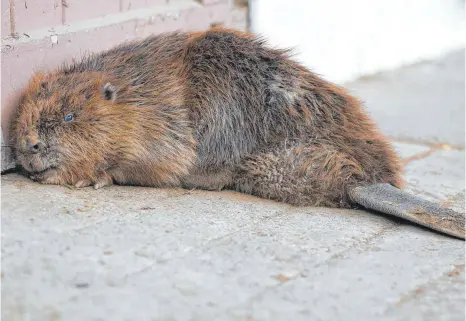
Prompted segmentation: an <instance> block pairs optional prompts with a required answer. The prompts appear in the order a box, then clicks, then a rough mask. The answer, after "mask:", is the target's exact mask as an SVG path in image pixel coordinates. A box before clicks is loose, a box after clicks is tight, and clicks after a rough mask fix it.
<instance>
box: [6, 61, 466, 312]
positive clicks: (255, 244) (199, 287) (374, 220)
mask: <svg viewBox="0 0 466 321" xmlns="http://www.w3.org/2000/svg"><path fill="white" fill-rule="evenodd" d="M446 59H447V62H448V61H449V60H448V59H452V58H451V57H450V58H448V57H447V58H446ZM456 63H457V66H464V65H461V63H459V62H456ZM438 64H441V62H435V63H434V66H433V67H429V68H427V70H431V69H432V68H433V69H434V70H437V71H438V70H439V67H438V66H437V65H438ZM463 64H464V63H463ZM447 65H448V64H447ZM412 68H414V70H417V71H416V72H415V74H417V76H416V77H417V78H416V77H414V76H412V75H411V74H410V73H412ZM416 68H419V66H417V67H416V66H414V67H409V68H406V70H405V69H403V70H400V71H395V72H393V75H390V76H389V78H390V77H393V79H391V78H390V79H391V80H390V81H388V80H380V79H386V78H384V77H385V76H383V77H382V78H380V79H379V80H377V82H374V83H372V84H371V83H367V82H365V81H362V82H361V83H358V84H356V85H355V87H358V86H359V87H360V88H366V89H367V88H369V89H370V90H369V89H367V92H369V93H372V94H373V95H374V97H375V98H374V99H375V100H377V101H385V99H386V98H387V97H389V96H391V93H392V96H393V97H398V96H399V95H402V94H403V92H402V91H400V90H401V89H400V88H402V87H403V86H402V85H403V82H405V81H406V79H411V78H409V77H414V78H412V79H411V80H412V81H410V82H407V83H406V82H405V83H404V84H405V85H404V87H406V88H409V87H410V86H411V85H412V83H413V82H414V81H415V80H416V86H419V88H424V91H422V92H421V91H419V92H417V91H416V90H418V89H419V88H418V89H416V90H415V91H413V92H409V91H404V94H406V95H408V96H410V95H412V97H411V96H410V97H411V98H409V97H408V99H405V100H403V99H401V97H398V98H397V99H398V104H400V105H396V108H395V109H393V110H391V111H390V110H384V108H388V107H387V105H382V107H381V109H377V110H375V114H377V113H378V116H377V117H378V121H379V122H381V124H382V127H383V128H385V130H388V132H389V133H391V134H392V135H393V136H396V137H398V136H399V137H401V136H403V135H405V134H406V135H408V136H409V138H410V139H409V140H406V139H405V140H403V141H395V142H394V144H395V148H396V150H397V151H398V152H399V153H400V156H401V157H402V158H403V159H404V160H405V161H406V175H405V177H406V180H407V183H408V186H407V189H408V191H410V192H412V193H415V194H417V195H420V196H422V197H424V198H428V199H431V200H435V201H438V202H443V204H444V205H445V206H448V207H452V208H455V209H457V210H461V211H464V192H465V189H464V183H465V181H464V176H465V172H464V171H465V169H464V161H465V159H464V157H465V156H464V149H463V150H461V149H460V150H458V149H451V146H448V145H447V146H439V145H436V144H421V143H416V141H429V142H434V143H435V141H436V140H435V139H436V138H438V140H439V141H442V142H443V143H446V144H451V145H456V144H464V142H462V141H461V139H462V138H461V139H460V138H459V137H456V135H460V134H461V133H464V128H463V127H462V126H464V124H460V122H459V121H458V119H459V118H460V117H454V118H455V119H454V121H452V122H451V123H448V121H449V120H448V119H446V118H442V117H443V116H439V117H437V118H436V119H437V122H442V125H441V127H442V126H444V127H452V128H449V129H448V130H447V131H445V132H441V133H440V134H441V135H440V136H439V135H438V133H439V132H437V131H436V129H433V127H432V126H431V125H432V119H431V118H429V117H431V114H429V113H423V114H422V113H421V114H422V115H421V116H422V117H427V120H426V121H425V123H423V124H424V125H416V126H415V127H414V128H413V126H414V123H412V122H411V121H409V120H407V119H404V120H402V121H398V118H399V117H405V118H409V117H411V116H409V115H410V114H411V113H412V114H413V115H414V114H419V112H420V110H419V109H418V108H420V105H413V104H411V102H412V101H413V99H414V98H415V95H420V94H421V93H422V95H424V96H426V97H427V98H426V97H422V98H420V99H421V100H422V101H424V100H429V99H428V96H429V95H431V96H432V97H431V98H432V99H431V100H430V101H436V99H440V98H438V97H437V95H440V94H442V95H443V93H440V92H439V91H436V90H430V89H429V88H431V87H429V86H431V85H432V83H435V82H436V81H437V80H432V79H431V78H435V77H431V73H430V71H429V72H425V73H422V72H421V73H420V72H419V70H418V69H416ZM445 68H447V69H448V70H449V72H452V73H454V70H455V68H452V67H451V66H450V67H448V66H447V67H445ZM421 69H422V68H421ZM456 70H457V71H458V73H462V72H463V70H464V68H463V69H462V70H460V68H456ZM405 73H407V74H408V75H411V76H409V77H408V76H406V75H405ZM396 75H402V76H400V77H399V78H396V77H395V76H396ZM450 76H451V75H450ZM406 77H408V78H406ZM451 77H453V78H455V77H460V76H458V75H457V76H451ZM439 78H440V80H441V82H442V84H443V86H447V84H446V81H447V80H448V79H449V78H448V77H447V76H439ZM397 79H398V80H397ZM455 79H456V78H455ZM440 80H439V81H440ZM384 83H385V84H386V86H384ZM394 84H396V86H395V85H394ZM367 86H368V87H367ZM371 86H372V87H371ZM454 86H456V85H454ZM454 86H453V87H454ZM419 90H420V89H419ZM416 93H417V94H416ZM455 93H456V94H454V95H450V96H448V97H452V98H451V99H452V100H451V103H448V104H446V105H445V106H448V108H454V110H455V112H457V115H459V114H461V113H463V115H464V106H460V104H459V101H458V99H457V98H458V96H457V91H455ZM397 95H398V96H397ZM455 95H456V96H455ZM445 97H447V96H445ZM445 97H444V98H445ZM444 98H442V99H444ZM414 100H415V99H414ZM387 104H388V102H387ZM378 106H379V107H380V105H378ZM383 106H385V107H383ZM379 107H377V108H379ZM410 108H414V109H413V110H410ZM429 108H434V107H433V105H430V107H429ZM432 110H433V111H435V110H434V109H432ZM458 113H459V114H458ZM387 115H388V116H387ZM396 115H398V116H396ZM408 116H409V117H408ZM459 126H460V127H461V128H459ZM442 128H443V127H442ZM461 137H463V136H462V135H461ZM431 140H432V141H431ZM1 184H2V189H1V196H2V204H1V206H2V208H1V209H2V213H1V223H2V239H1V241H2V275H1V281H2V311H1V316H2V320H32V321H35V320H67V321H68V320H69V321H74V320H76V321H82V320H112V321H120V320H121V321H123V320H141V321H144V320H151V321H153V320H163V321H166V320H180V321H181V320H186V321H187V320H192V321H194V320H222V321H224V320H225V321H228V320H264V321H266V320H267V321H272V320H290V319H292V320H298V321H299V320H325V321H326V320H372V319H375V320H382V321H384V320H385V321H391V320H393V321H394V320H406V319H409V320H423V321H424V320H427V321H429V320H432V321H434V320H435V321H457V320H458V321H459V320H464V313H465V310H464V302H465V288H464V275H465V274H464V270H465V266H464V259H465V258H464V241H461V240H456V239H453V238H449V237H447V236H444V235H440V234H437V233H434V232H432V231H430V230H427V229H424V228H421V227H418V226H415V225H413V224H411V223H408V222H404V221H401V220H398V219H392V218H390V217H387V216H384V215H378V214H375V213H369V212H366V211H362V210H358V211H356V210H354V211H350V210H335V209H326V208H295V207H292V206H288V205H286V204H279V203H276V202H273V201H267V200H262V199H258V198H255V197H252V196H247V195H243V194H239V193H234V192H206V191H186V190H182V189H154V188H138V187H121V186H112V187H108V188H104V189H102V190H97V191H95V190H93V189H92V188H86V189H80V190H75V189H68V188H66V187H60V186H43V185H39V184H36V183H33V182H32V181H30V180H28V179H26V178H24V177H21V176H18V175H16V174H8V175H3V176H2V180H1Z"/></svg>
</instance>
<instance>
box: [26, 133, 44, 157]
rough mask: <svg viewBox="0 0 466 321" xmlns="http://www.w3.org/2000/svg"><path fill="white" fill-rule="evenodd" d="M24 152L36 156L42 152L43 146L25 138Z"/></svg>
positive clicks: (32, 139) (38, 142)
mask: <svg viewBox="0 0 466 321" xmlns="http://www.w3.org/2000/svg"><path fill="white" fill-rule="evenodd" d="M23 149H24V151H25V152H27V153H31V154H37V153H39V152H41V151H43V150H44V144H43V143H42V142H41V141H39V140H37V139H35V138H32V137H29V136H28V137H26V139H25V143H24V148H23Z"/></svg>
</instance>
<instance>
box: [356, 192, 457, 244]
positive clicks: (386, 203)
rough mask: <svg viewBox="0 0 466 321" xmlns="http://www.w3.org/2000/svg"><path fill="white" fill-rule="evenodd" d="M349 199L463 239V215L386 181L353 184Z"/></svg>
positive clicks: (368, 207) (366, 206)
mask: <svg viewBox="0 0 466 321" xmlns="http://www.w3.org/2000/svg"><path fill="white" fill-rule="evenodd" d="M349 197H350V199H351V201H353V202H354V203H357V204H359V205H362V206H364V207H365V208H367V209H372V210H375V211H378V212H381V213H385V214H389V215H393V216H397V217H400V218H403V219H405V220H408V221H411V222H413V223H416V224H419V225H422V226H425V227H427V228H430V229H432V230H435V231H439V232H442V233H445V234H448V235H451V236H454V237H457V238H460V239H463V240H464V239H465V230H464V226H465V215H464V213H458V212H455V211H453V210H451V209H449V208H444V207H441V206H440V205H437V204H435V203H432V202H429V201H427V200H424V199H422V198H419V197H417V196H414V195H411V194H409V193H407V192H405V191H403V190H401V189H399V188H396V187H394V186H392V185H390V184H384V183H380V184H374V185H368V186H360V187H355V188H353V189H351V190H350V191H349Z"/></svg>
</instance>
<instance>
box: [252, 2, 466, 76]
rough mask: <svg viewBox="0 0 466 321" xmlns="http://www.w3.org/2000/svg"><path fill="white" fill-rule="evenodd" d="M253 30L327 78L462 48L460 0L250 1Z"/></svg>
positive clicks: (377, 68)
mask: <svg viewBox="0 0 466 321" xmlns="http://www.w3.org/2000/svg"><path fill="white" fill-rule="evenodd" d="M250 2H251V4H250V5H251V27H252V31H253V32H256V33H260V34H263V35H265V36H266V37H267V38H268V39H269V42H270V43H271V44H272V45H276V46H280V47H283V46H284V47H295V48H296V52H297V53H298V55H297V56H296V58H297V59H298V60H300V61H301V62H303V63H304V64H305V65H307V66H308V67H310V68H311V69H313V70H314V71H315V72H317V73H319V74H322V75H323V76H324V77H325V78H327V79H329V80H332V81H335V82H340V83H341V82H344V81H348V80H351V79H354V78H357V77H359V76H361V75H365V74H372V73H375V72H378V71H381V70H384V69H391V68H395V67H399V66H400V65H404V64H409V63H413V62H416V61H419V60H425V59H431V58H435V57H437V56H440V55H442V54H444V53H446V52H448V51H450V50H452V49H457V48H461V47H463V46H464V41H465V34H464V27H465V24H464V0H288V1H283V0H250Z"/></svg>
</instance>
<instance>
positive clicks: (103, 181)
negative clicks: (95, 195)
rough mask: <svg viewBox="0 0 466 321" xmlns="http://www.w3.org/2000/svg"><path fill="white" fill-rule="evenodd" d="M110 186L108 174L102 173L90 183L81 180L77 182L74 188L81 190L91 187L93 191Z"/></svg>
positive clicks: (111, 180)
mask: <svg viewBox="0 0 466 321" xmlns="http://www.w3.org/2000/svg"><path fill="white" fill-rule="evenodd" d="M112 184H113V179H112V177H111V176H110V175H109V174H107V173H105V172H103V173H100V174H99V177H98V178H97V179H96V180H95V181H91V180H89V179H82V180H80V181H78V182H77V183H76V184H75V185H74V186H75V187H76V188H81V187H87V186H91V185H93V186H94V189H99V188H102V187H104V186H110V185H112Z"/></svg>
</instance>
